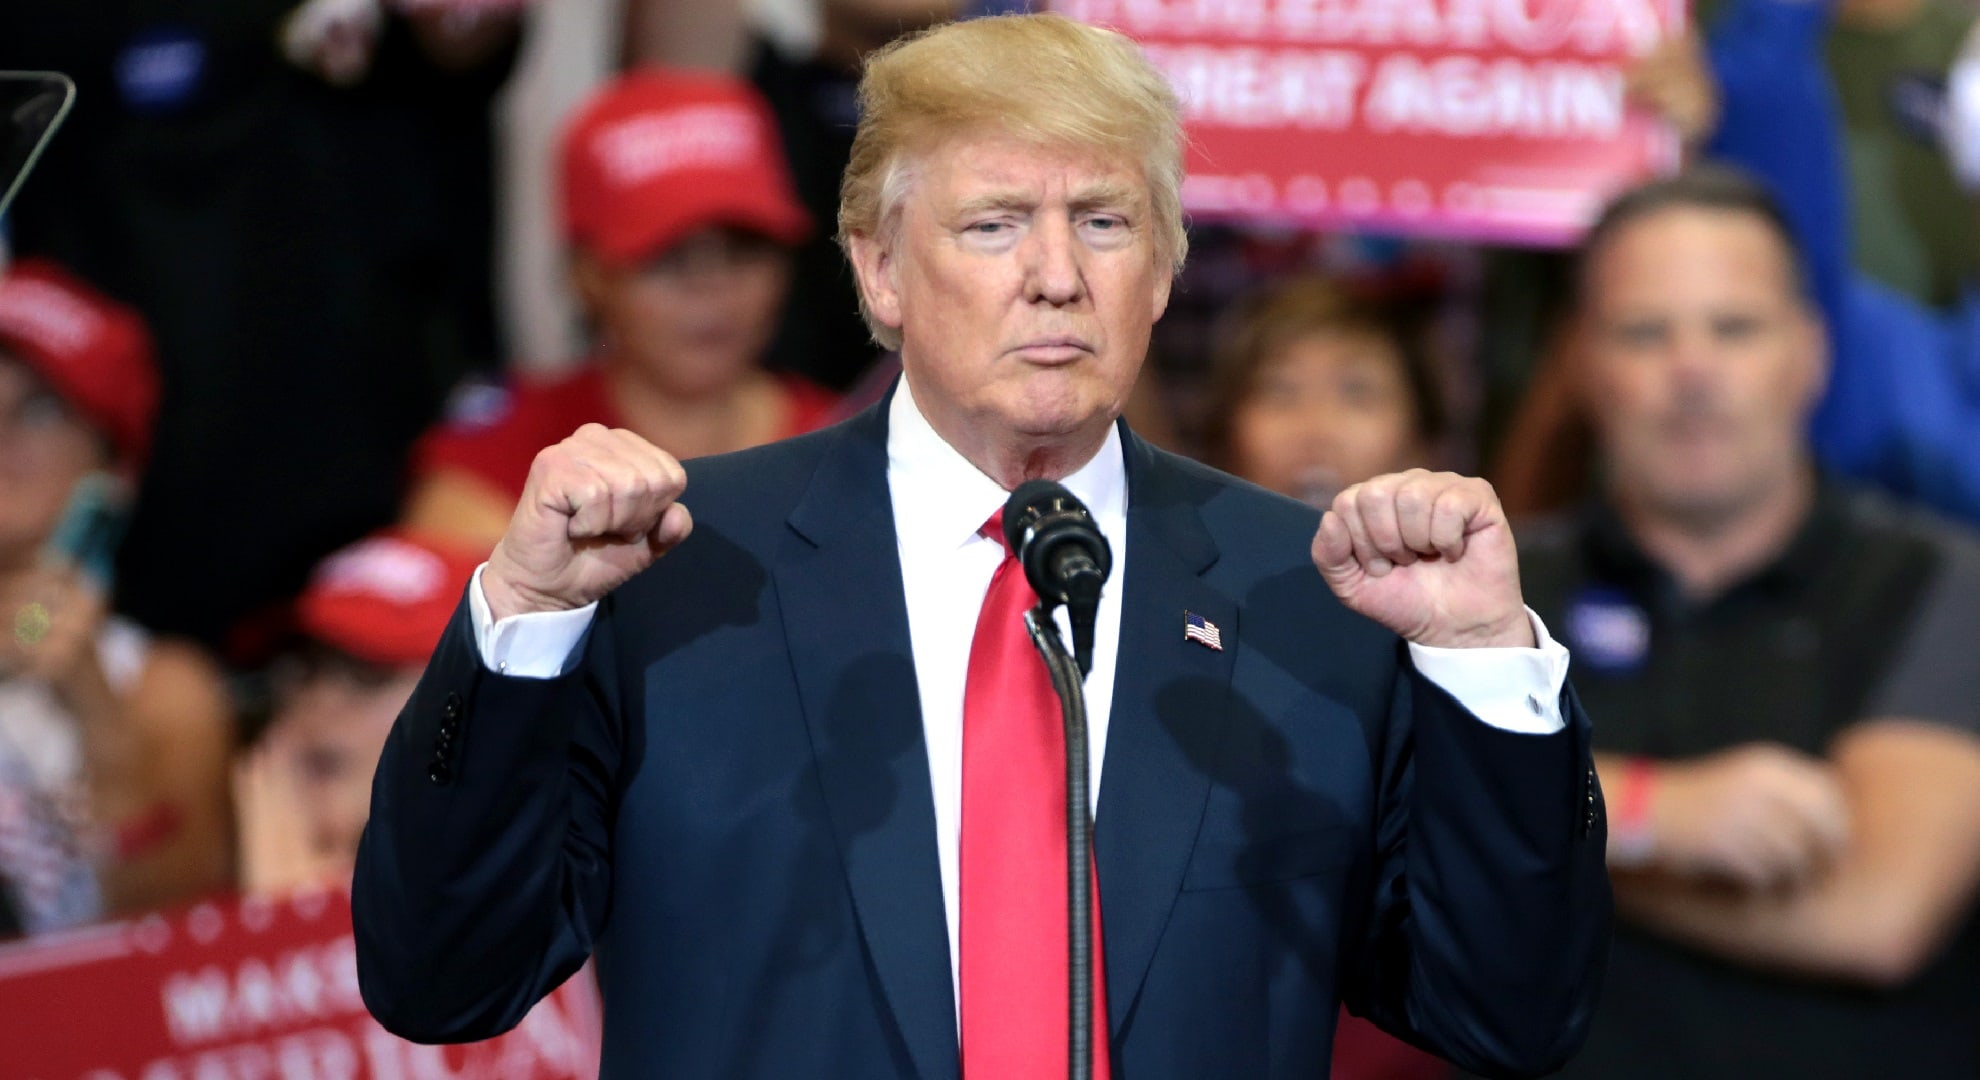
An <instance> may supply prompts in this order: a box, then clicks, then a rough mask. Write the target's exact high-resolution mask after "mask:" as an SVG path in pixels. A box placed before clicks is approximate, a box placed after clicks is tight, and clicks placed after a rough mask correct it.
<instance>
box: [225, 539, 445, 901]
mask: <svg viewBox="0 0 1980 1080" xmlns="http://www.w3.org/2000/svg"><path fill="white" fill-rule="evenodd" d="M480 562H481V557H480V556H479V555H477V554H473V553H470V552H466V551H463V550H460V549H458V548H456V547H453V546H450V545H448V544H446V543H443V542H440V541H437V540H435V539H433V538H430V537H421V536H418V535H416V534H410V533H398V532H387V533H381V534H377V535H374V536H372V537H369V538H367V539H365V540H361V541H359V542H358V543H355V544H352V545H350V546H349V547H346V548H344V549H342V550H340V551H338V552H336V553H334V554H333V555H331V556H330V557H329V558H327V559H325V560H324V561H323V562H322V563H321V564H320V565H319V566H318V567H317V568H316V571H315V573H314V574H313V575H312V577H311V579H310V583H309V586H308V588H306V589H305V590H304V592H303V595H302V597H301V598H300V599H299V600H298V601H297V604H296V628H297V630H298V631H299V644H298V645H297V646H296V647H295V648H293V649H291V650H290V651H289V652H288V653H287V655H285V656H284V657H282V658H281V659H280V660H278V661H277V662H276V664H275V668H274V671H275V679H276V683H277V686H276V690H275V709H274V715H273V717H272V718H271V720H270V722H269V724H268V727H267V728H266V729H265V730H264V731H263V732H262V734H261V737H260V738H259V739H258V740H257V741H256V743H255V745H254V746H253V748H252V749H250V750H249V751H248V753H247V754H246V756H245V757H244V758H243V759H242V760H241V762H240V764H239V765H238V766H236V768H235V771H234V802H235V806H236V815H237V817H238V821H239V830H240V884H241V887H242V888H244V889H247V890H249V891H254V892H281V891H286V890H289V889H293V888H297V887H299V886H304V885H310V884H320V883H323V882H328V881H349V880H350V877H351V868H352V867H353V866H354V865H356V862H357V849H358V839H359V837H360V836H362V835H363V832H364V823H365V819H366V818H367V817H369V816H370V809H371V775H372V772H373V771H374V770H375V769H376V767H377V765H378V755H379V753H380V752H381V751H382V750H383V749H384V747H385V738H386V736H387V735H388V734H390V732H391V730H392V721H393V720H394V719H395V718H397V716H398V715H399V710H400V709H401V708H403V707H404V706H405V703H406V699H407V698H409V697H411V696H412V691H413V687H414V686H415V685H417V684H418V682H419V676H420V672H421V671H423V670H424V669H425V667H426V660H427V657H428V656H429V655H431V654H432V652H433V646H434V645H435V644H436V643H437V642H439V640H440V634H441V632H442V631H443V630H445V629H446V627H447V621H448V620H449V619H450V618H452V617H453V614H454V606H455V605H456V604H458V603H459V602H460V598H461V593H462V590H464V589H465V588H466V587H467V582H468V579H469V578H470V577H472V576H473V575H474V570H475V567H476V566H477V565H479V563H480ZM446 738H448V739H449V741H451V739H452V736H451V735H450V736H446Z"/></svg>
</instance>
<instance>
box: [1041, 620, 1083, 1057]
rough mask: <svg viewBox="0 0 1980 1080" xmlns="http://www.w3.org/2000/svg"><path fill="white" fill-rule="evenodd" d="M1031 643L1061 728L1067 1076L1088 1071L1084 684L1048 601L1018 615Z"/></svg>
mask: <svg viewBox="0 0 1980 1080" xmlns="http://www.w3.org/2000/svg"><path fill="white" fill-rule="evenodd" d="M1024 628H1025V630H1026V631H1028V632H1029V633H1030V634H1031V644H1032V645H1033V646H1035V647H1036V648H1037V649H1038V655H1039V656H1041V657H1043V658H1044V660H1045V670H1046V671H1048V672H1050V673H1051V676H1052V689H1053V690H1055V691H1057V693H1058V695H1059V710H1060V713H1061V715H1063V717H1064V718H1065V727H1066V904H1067V913H1066V915H1067V918H1066V929H1067V933H1066V942H1067V953H1068V960H1069V961H1070V962H1069V963H1068V964H1067V965H1066V967H1067V978H1068V980H1069V982H1068V986H1067V991H1068V993H1067V1002H1068V1004H1069V1006H1070V1009H1069V1012H1070V1017H1069V1019H1068V1024H1069V1027H1068V1030H1067V1037H1068V1042H1069V1046H1070V1048H1071V1054H1070V1056H1069V1057H1068V1058H1067V1072H1068V1075H1069V1076H1070V1077H1071V1080H1091V1077H1092V1075H1093V816H1092V811H1091V810H1090V809H1089V806H1090V804H1091V800H1090V798H1089V797H1088V794H1087V787H1088V776H1089V773H1088V770H1087V764H1086V686H1085V678H1084V673H1083V672H1082V671H1081V669H1080V665H1079V664H1078V663H1076V662H1075V661H1074V660H1073V657H1072V655H1071V654H1070V653H1068V652H1067V651H1066V643H1065V642H1064V641H1063V640H1061V639H1060V637H1059V627H1058V624H1057V623H1054V622H1053V621H1052V609H1051V606H1050V605H1049V604H1047V603H1046V602H1044V601H1040V602H1039V604H1038V606H1037V607H1035V608H1033V609H1031V610H1030V611H1027V612H1025V613H1024Z"/></svg>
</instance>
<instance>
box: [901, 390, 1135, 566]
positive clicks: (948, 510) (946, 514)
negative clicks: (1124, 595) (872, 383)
mask: <svg viewBox="0 0 1980 1080" xmlns="http://www.w3.org/2000/svg"><path fill="white" fill-rule="evenodd" d="M887 482H888V486H889V487H890V488H892V490H893V494H894V503H895V505H896V506H903V507H910V508H912V509H913V513H910V514H900V513H897V514H895V515H894V517H895V521H894V528H895V530H896V534H897V535H898V536H899V537H900V539H901V542H902V543H904V544H907V543H915V544H929V545H940V546H941V547H942V548H944V549H954V548H958V547H961V546H962V545H964V544H966V543H968V542H970V540H972V539H973V538H975V537H976V535H977V530H979V529H981V528H982V527H983V523H984V522H986V521H988V520H990V515H991V514H994V513H996V512H997V511H998V510H999V509H1000V508H1002V507H1003V505H1004V501H1005V500H1006V499H1008V498H1009V497H1010V493H1009V492H1007V491H1005V490H1004V489H1003V488H1002V487H1001V486H999V485H998V484H997V482H996V481H995V480H992V479H990V477H989V476H987V475H985V474H984V472H983V471H982V470H981V469H978V468H977V467H976V466H975V465H972V464H970V461H969V459H968V458H965V457H963V456H962V454H961V453H959V452H957V450H956V448H955V447H953V446H950V445H949V444H948V442H947V441H945V440H944V439H943V438H942V436H941V435H939V434H937V433H936V431H935V429H934V427H932V426H930V424H929V423H928V418H927V417H925V416H923V415H922V412H921V408H920V406H918V405H916V404H915V401H914V394H913V391H912V388H911V387H909V385H908V380H907V378H906V377H905V376H903V377H902V378H901V382H900V386H899V388H898V389H897V390H896V391H895V392H894V400H893V402H892V403H891V404H890V405H889V406H888V409H887ZM1060 482H1061V483H1063V484H1065V486H1066V489H1067V490H1068V491H1071V492H1072V493H1073V494H1074V495H1076V496H1078V497H1079V500H1080V501H1081V502H1084V503H1085V504H1086V508H1087V510H1088V511H1090V512H1091V513H1092V514H1093V517H1094V520H1096V521H1098V522H1099V523H1100V524H1101V527H1102V529H1103V531H1105V530H1107V527H1108V526H1109V525H1112V524H1117V523H1119V522H1121V521H1123V520H1125V518H1126V515H1127V466H1126V463H1125V459H1124V458H1123V457H1122V455H1121V431H1120V425H1119V424H1111V425H1108V428H1107V441H1106V442H1104V443H1102V444H1101V446H1100V450H1099V452H1098V453H1096V454H1094V455H1093V458H1092V460H1090V461H1088V462H1087V463H1086V464H1084V465H1082V466H1080V467H1079V469H1078V470H1077V471H1075V472H1074V473H1073V474H1072V475H1071V476H1068V477H1066V478H1065V479H1064V480H1062V481H1060Z"/></svg>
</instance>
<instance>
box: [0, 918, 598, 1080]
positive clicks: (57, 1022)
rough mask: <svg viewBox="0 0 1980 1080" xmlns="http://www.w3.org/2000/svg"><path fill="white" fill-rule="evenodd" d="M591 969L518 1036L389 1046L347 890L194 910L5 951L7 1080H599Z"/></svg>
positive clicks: (2, 1004) (0, 956)
mask: <svg viewBox="0 0 1980 1080" xmlns="http://www.w3.org/2000/svg"><path fill="white" fill-rule="evenodd" d="M599 1031H600V1023H599V1008H598V995H597V991H596V989H595V988H594V984H593V982H592V976H591V972H590V969H589V968H587V969H585V970H584V971H582V972H579V973H578V974H577V975H576V976H573V977H572V978H571V980H570V981H569V982H567V983H565V984H564V985H563V986H562V987H561V988H559V989H558V990H557V991H556V992H555V993H553V994H551V995H550V996H549V997H547V998H545V999H544V1000H543V1001H542V1002H540V1003H538V1005H537V1006H536V1008H535V1009H534V1010H532V1011H531V1012H530V1014H529V1015H528V1016H527V1017H525V1018H524V1019H523V1022H522V1023H521V1025H519V1026H518V1027H517V1028H516V1029H515V1030H514V1031H511V1032H509V1033H508V1034H506V1035H503V1036H501V1037H500V1038H496V1039H490V1040H488V1041H487V1042H480V1043H470V1044H467V1045H463V1046H445V1047H441V1046H418V1045H415V1044H413V1043H409V1042H406V1041H404V1040H402V1039H398V1038H396V1037H394V1036H392V1035H390V1034H388V1033H387V1032H386V1031H385V1029H384V1028H381V1027H379V1026H378V1024H377V1022H376V1021H374V1020H372V1019H371V1017H370V1015H369V1014H368V1013H366V1012H365V1008H364V1002H363V1000H361V999H360V998H359V996H358V985H357V952H356V946H355V944H354V943H353V941H352V937H351V908H350V899H349V897H348V895H346V894H344V893H342V892H336V891H332V892H312V893H302V894H297V895H295V896H291V897H284V898H262V897H252V898H248V899H245V900H239V901H232V900H230V901H224V902H215V903H207V904H200V905H198V906H196V907H193V908H191V909H190V910H187V911H183V912H178V913H174V914H169V915H150V916H146V917H144V918H142V919H138V920H135V921H132V922H123V923H111V924H107V925H104V926H99V927H92V928H90V929H87V930H81V931H77V932H75V933H69V934H62V935H56V936H53V937H50V938H44V939H38V940H36V941H34V942H30V943H26V944H19V945H10V946H7V947H5V948H0V1080H596V1077H597V1075H598V1051H599Z"/></svg>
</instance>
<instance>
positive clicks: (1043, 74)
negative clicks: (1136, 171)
mask: <svg viewBox="0 0 1980 1080" xmlns="http://www.w3.org/2000/svg"><path fill="white" fill-rule="evenodd" d="M859 105H860V120H859V131H858V132H857V134H855V135H854V137H853V149H852V161H851V163H850V164H849V165H848V166H847V167H846V173H845V178H844V180H843V181H842V182H841V183H840V186H839V244H840V246H841V247H843V248H845V249H846V252H847V254H848V256H850V255H851V253H852V248H851V244H850V243H849V240H850V238H851V237H854V236H862V237H869V238H872V239H874V240H876V241H878V242H879V243H880V244H881V245H882V246H885V247H891V246H892V245H893V243H894V240H895V239H896V234H897V230H898V229H899V226H900V210H901V204H902V202H903V200H904V199H905V198H906V196H907V191H908V188H909V186H910V185H911V183H912V182H913V179H914V161H913V158H914V156H915V155H916V154H919V153H924V152H926V151H927V150H928V149H929V148H930V147H932V146H934V145H935V144H936V143H938V142H939V141H941V140H942V139H944V138H947V137H951V136H953V135H955V134H956V133H958V132H969V131H980V130H985V129H988V130H994V131H999V132H1005V133H1009V134H1011V135H1015V136H1017V137H1018V138H1020V139H1023V140H1026V141H1028V142H1036V143H1038V144H1041V145H1047V146H1075V147H1081V148H1092V149H1097V150H1101V151H1103V152H1109V153H1119V154H1124V155H1126V156H1129V157H1131V158H1134V159H1137V160H1139V161H1140V162H1141V166H1142V172H1143V174H1144V176H1145V177H1146V180H1147V183H1148V190H1149V203H1150V205H1149V210H1150V213H1151V215H1152V218H1153V224H1154V229H1155V232H1154V235H1155V244H1156V250H1157V251H1158V252H1159V253H1160V254H1161V255H1163V256H1165V257H1167V259H1168V260H1169V262H1170V265H1171V269H1172V271H1173V270H1180V269H1181V268H1182V263H1183V257H1184V255H1186V254H1187V253H1188V250H1189V238H1188V235H1187V233H1186V232H1185V231H1184V229H1183V215H1182V179H1183V159H1182V152H1183V134H1182V119H1181V111H1180V108H1179V106H1178V104H1177V102H1176V95H1175V91H1174V90H1172V89H1170V87H1169V83H1168V80H1167V79H1165V78H1164V77H1163V76H1162V73H1161V72H1160V71H1158V70H1156V68H1155V66H1154V65H1153V64H1151V63H1149V62H1148V58H1147V57H1146V56H1143V55H1142V52H1141V49H1140V48H1139V47H1138V46H1136V45H1135V44H1134V42H1132V41H1130V40H1128V39H1127V38H1126V37H1123V36H1122V35H1120V34H1118V33H1115V32H1114V31H1112V30H1102V29H1100V28H1098V27H1093V26H1088V25H1086V24H1084V23H1080V22H1075V21H1074V20H1072V19H1068V18H1066V17H1065V16H1063V15H1052V14H1039V15H998V16H991V17H987V18H981V19H970V20H968V21H965V22H957V23H949V24H947V25H945V26H938V27H935V28H933V29H930V30H924V31H921V32H919V33H914V34H909V35H907V36H905V37H902V38H900V39H898V40H896V41H894V42H892V43H891V44H889V45H887V46H886V47H885V48H883V49H880V50H879V51H878V52H875V53H873V54H872V55H870V56H868V57H867V59H866V72H865V75H864V76H862V77H861V79H860V82H859ZM859 304H860V313H861V314H862V315H863V316H865V318H866V325H867V327H868V329H870V330H871V331H872V332H873V339H874V340H875V341H877V342H879V343H880V344H881V345H883V346H885V347H887V348H890V349H898V348H900V345H901V336H900V332H899V331H898V330H895V329H893V328H892V327H888V326H886V325H884V324H882V323H880V322H879V321H878V320H877V319H875V318H874V317H873V312H872V309H871V308H870V307H869V306H868V305H867V302H866V296H865V293H864V291H863V290H862V292H861V295H860V301H859Z"/></svg>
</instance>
